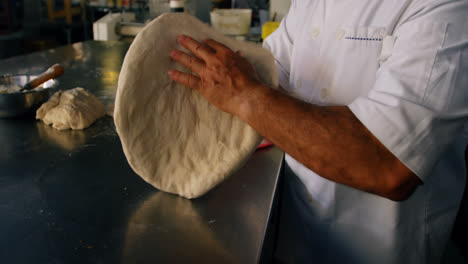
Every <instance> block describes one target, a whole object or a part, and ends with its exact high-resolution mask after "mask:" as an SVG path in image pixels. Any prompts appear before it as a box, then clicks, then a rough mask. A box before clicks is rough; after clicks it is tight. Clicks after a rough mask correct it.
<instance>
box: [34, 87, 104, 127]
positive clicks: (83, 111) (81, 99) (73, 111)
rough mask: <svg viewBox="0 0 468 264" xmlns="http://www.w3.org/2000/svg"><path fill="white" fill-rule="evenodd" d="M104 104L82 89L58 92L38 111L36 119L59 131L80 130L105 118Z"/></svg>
mask: <svg viewBox="0 0 468 264" xmlns="http://www.w3.org/2000/svg"><path fill="white" fill-rule="evenodd" d="M104 114H105V110H104V105H103V104H102V102H101V101H100V100H99V99H98V98H97V97H96V96H94V95H93V94H91V93H89V92H88V91H86V90H85V89H83V88H81V87H77V88H74V89H71V90H67V91H61V90H59V91H57V92H56V93H55V94H54V95H53V96H52V97H51V98H50V99H49V100H48V101H47V102H45V103H44V104H42V105H41V107H39V109H37V111H36V119H41V120H42V121H44V123H46V124H47V125H52V127H54V128H56V129H58V130H64V129H70V128H71V129H74V130H80V129H85V128H87V127H89V126H91V125H92V124H93V123H94V121H96V120H97V119H99V118H101V117H102V116H104Z"/></svg>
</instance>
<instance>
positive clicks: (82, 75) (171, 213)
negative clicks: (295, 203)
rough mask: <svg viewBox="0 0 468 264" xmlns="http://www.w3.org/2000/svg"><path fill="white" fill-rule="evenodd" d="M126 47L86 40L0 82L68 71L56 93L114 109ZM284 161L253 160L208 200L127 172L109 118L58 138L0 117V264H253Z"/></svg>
mask: <svg viewBox="0 0 468 264" xmlns="http://www.w3.org/2000/svg"><path fill="white" fill-rule="evenodd" d="M127 49H128V44H126V43H120V42H92V41H90V42H84V43H77V44H74V45H71V46H66V47H61V48H57V49H53V50H49V51H45V52H40V53H34V54H30V55H26V56H21V57H15V58H11V59H7V60H3V61H0V75H2V74H7V73H9V74H27V73H39V72H41V71H43V70H44V69H46V68H47V67H48V66H50V65H52V64H54V63H57V62H58V63H61V64H62V65H64V66H65V69H66V71H65V75H64V76H62V77H60V78H59V81H60V85H59V88H60V89H70V88H73V87H76V86H81V87H84V88H86V89H88V90H90V91H91V92H92V93H94V94H95V95H97V96H98V97H99V98H100V99H101V100H102V101H104V102H105V104H110V103H112V102H113V99H114V94H115V90H116V84H117V79H118V74H119V70H120V66H121V64H122V61H123V58H124V54H125V52H126V50H127ZM282 155H283V153H282V152H281V151H280V150H279V149H277V148H270V149H266V150H261V151H259V152H256V153H255V154H254V155H253V156H252V158H251V159H250V160H249V161H248V163H247V164H246V165H245V166H244V167H243V168H242V169H241V170H240V171H238V172H237V173H236V174H235V175H233V176H232V177H230V178H229V179H228V180H226V181H225V182H223V183H222V184H221V185H219V186H218V187H217V188H215V189H214V190H212V191H211V192H209V193H208V194H207V195H205V196H203V197H201V198H199V199H195V200H186V199H184V198H180V197H178V196H175V195H170V194H166V193H163V192H160V191H158V190H156V189H155V188H153V187H152V186H150V185H148V184H147V183H146V182H144V181H143V180H142V179H141V178H140V177H138V176H137V175H136V174H135V173H134V172H133V171H132V170H131V169H130V167H129V165H128V163H127V161H126V159H125V156H124V154H123V151H122V148H121V145H120V141H119V138H118V136H117V134H116V132H115V127H114V124H113V121H112V118H111V117H108V116H107V117H105V118H103V119H101V120H99V121H98V122H97V123H95V124H94V125H93V126H92V127H90V128H88V129H86V130H84V131H57V130H55V129H53V128H51V127H49V126H47V125H45V124H43V123H42V122H38V121H35V120H34V119H33V117H25V118H21V119H0V262H1V263H90V262H91V263H186V262H188V263H257V262H258V261H259V259H260V255H261V251H262V247H263V245H264V244H265V243H266V242H265V243H264V239H265V236H266V233H267V224H268V220H269V217H270V212H271V208H272V203H273V197H274V194H275V190H276V186H277V180H278V175H279V171H280V166H281V161H282Z"/></svg>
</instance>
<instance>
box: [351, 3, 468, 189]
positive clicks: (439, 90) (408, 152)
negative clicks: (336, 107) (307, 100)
mask: <svg viewBox="0 0 468 264" xmlns="http://www.w3.org/2000/svg"><path fill="white" fill-rule="evenodd" d="M447 2H448V3H447V4H444V5H438V6H434V7H433V8H428V9H426V10H421V11H420V12H419V13H415V14H414V15H412V16H411V17H410V18H408V19H407V21H406V22H403V23H402V24H401V25H400V26H399V27H397V28H396V29H395V32H394V34H393V36H394V37H395V38H396V40H395V44H394V47H393V50H392V54H391V56H390V57H389V58H388V59H387V60H386V61H385V62H383V63H382V64H381V66H380V67H379V69H378V71H377V73H376V82H375V84H374V86H373V88H372V89H371V91H370V92H369V93H368V94H367V95H366V96H361V97H358V98H357V99H355V100H354V101H353V102H352V103H351V104H350V105H348V107H349V108H350V110H351V111H352V112H353V113H354V114H355V116H356V117H357V118H358V119H359V120H360V121H361V122H362V123H363V124H364V125H365V126H366V127H367V128H368V129H369V130H370V131H371V132H372V134H373V135H374V136H376V137H377V138H378V139H379V141H381V142H382V143H383V144H384V145H385V146H386V147H387V148H388V149H389V150H390V151H391V152H392V153H393V154H394V155H395V156H396V157H397V158H398V159H400V160H401V161H402V162H403V163H404V164H405V165H406V166H407V167H408V168H409V169H411V170H412V171H413V172H414V173H415V174H416V175H418V177H419V178H421V179H422V180H425V178H426V177H427V175H430V174H431V170H432V169H433V167H434V166H435V164H436V162H437V160H438V159H439V158H440V156H441V155H442V154H443V153H444V151H445V150H446V149H447V147H448V146H449V145H450V144H451V143H453V142H454V140H455V139H456V138H457V136H458V135H459V134H460V133H462V130H463V127H464V125H465V124H466V123H467V118H468V31H467V30H466V29H467V28H468V19H467V18H468V17H467V15H466V14H468V5H467V4H466V1H451V2H449V1H447Z"/></svg>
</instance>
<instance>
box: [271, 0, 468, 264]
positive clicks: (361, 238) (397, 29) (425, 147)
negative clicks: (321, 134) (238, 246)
mask: <svg viewBox="0 0 468 264" xmlns="http://www.w3.org/2000/svg"><path fill="white" fill-rule="evenodd" d="M467 29H468V1H449V0H431V1H429V0H418V1H416V0H415V1H411V0H399V1H396V0H379V1H362V0H356V1H342V0H341V1H339V0H328V1H325V0H293V1H292V4H291V8H290V10H289V13H288V14H287V16H286V17H285V18H284V19H283V21H282V22H281V25H280V27H279V28H278V30H276V31H275V32H274V33H273V34H272V35H270V37H268V38H267V39H266V40H265V42H264V47H266V48H267V49H269V50H271V51H272V53H273V55H274V56H275V59H276V64H277V68H278V71H279V81H280V85H281V87H282V88H283V89H285V90H286V91H287V92H288V93H289V94H290V95H292V96H294V97H297V98H300V99H301V100H304V101H307V102H309V103H312V104H317V105H347V106H348V107H349V109H350V110H351V111H352V112H353V113H354V114H355V116H356V117H357V118H358V119H359V120H360V121H361V122H362V123H363V124H364V125H365V126H366V127H367V128H368V129H369V130H370V131H371V132H372V134H373V135H374V136H376V137H377V138H378V139H379V141H380V142H382V143H383V144H384V145H385V146H386V147H387V149H389V150H390V151H391V152H392V153H393V154H394V155H395V156H396V157H397V158H398V159H399V160H401V161H402V162H403V163H404V164H405V165H406V166H407V167H408V168H409V169H411V170H412V171H413V172H414V173H415V174H416V175H417V176H418V177H419V178H420V179H421V180H422V181H423V185H420V186H419V187H418V188H417V189H416V191H415V192H414V193H413V195H412V196H411V197H410V198H409V199H408V200H406V201H404V202H393V201H391V200H388V199H386V198H383V197H379V196H376V195H373V194H369V193H366V192H363V191H360V190H357V189H354V188H350V187H347V186H344V185H341V184H338V183H334V182H332V181H329V180H327V179H325V178H322V177H320V175H318V174H316V173H315V172H313V171H311V170H309V169H307V168H306V167H304V166H303V165H302V164H300V163H299V162H298V161H296V160H295V159H294V158H292V157H291V156H289V155H286V162H287V164H288V169H287V171H290V174H293V175H294V176H293V177H286V179H287V181H288V183H287V185H288V186H291V190H292V193H293V195H292V196H294V197H293V198H292V199H291V200H293V201H294V203H295V205H294V206H293V207H296V209H297V210H296V212H295V213H294V212H292V213H291V215H290V218H291V217H293V218H301V219H293V220H291V219H290V220H286V222H288V221H293V224H292V225H293V229H294V228H295V229H296V233H299V234H295V236H296V237H295V239H293V240H296V242H297V241H299V242H298V244H294V241H286V242H285V241H280V251H281V247H282V246H281V244H283V246H284V244H286V246H289V248H290V249H289V254H290V255H293V260H292V261H293V262H301V261H303V262H310V263H324V262H327V263H331V262H341V263H398V264H402V263H439V262H440V259H441V256H442V253H443V250H444V247H445V244H446V242H447V240H448V239H449V235H450V231H451V229H452V226H453V221H454V218H455V216H456V213H457V209H458V207H459V204H460V200H461V197H462V192H463V188H464V185H465V166H464V162H463V160H464V158H463V155H464V154H463V151H464V149H465V147H466V146H467V143H468V132H467V131H468V125H467V124H468V122H467V120H468V30H467ZM343 133H346V131H343ZM355 155H359V153H355ZM375 177H379V175H375ZM286 207H288V206H286ZM288 210H290V208H285V212H288ZM291 210H292V209H291ZM286 222H284V221H283V222H280V223H282V224H281V225H283V226H284V223H286ZM298 223H300V224H298ZM281 228H283V227H280V229H281ZM288 232H289V231H280V240H281V233H283V234H284V233H288ZM286 236H287V235H286ZM297 236H303V237H302V238H298V237H297ZM283 240H284V239H283ZM299 243H302V244H304V243H305V244H306V245H299ZM300 247H303V250H302V251H300V250H299V249H298V248H300ZM291 248H292V249H291ZM286 251H288V250H286ZM280 253H281V252H280ZM294 256H295V257H294ZM315 256H321V257H320V258H319V259H320V260H319V261H317V260H318V259H315V260H314V258H315ZM337 256H338V257H337ZM339 256H341V258H340V257H339ZM279 257H280V258H282V257H284V256H279ZM301 257H304V258H301ZM285 258H287V257H285ZM283 260H286V261H287V260H288V259H283ZM289 260H290V259H289Z"/></svg>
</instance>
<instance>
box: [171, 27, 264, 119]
mask: <svg viewBox="0 0 468 264" xmlns="http://www.w3.org/2000/svg"><path fill="white" fill-rule="evenodd" d="M177 41H178V42H179V44H180V45H182V46H183V47H185V48H186V49H187V50H189V51H190V52H191V53H192V54H193V55H194V56H192V55H189V54H186V53H184V52H182V51H179V50H177V49H174V50H172V51H171V57H172V58H173V59H174V60H175V61H177V62H179V63H180V64H182V65H184V66H185V67H187V68H189V69H190V70H191V71H192V72H194V73H196V74H197V75H198V76H197V75H193V74H189V73H182V72H179V71H176V70H169V72H168V74H169V77H170V78H171V79H172V80H174V81H176V82H178V83H180V84H183V85H185V86H188V87H190V88H193V89H196V90H198V91H199V92H200V93H201V94H202V95H203V96H204V97H205V98H206V99H207V100H208V101H209V102H210V103H212V104H213V105H215V106H216V107H217V108H219V109H221V110H223V111H225V112H228V113H231V114H236V115H240V112H242V111H243V110H242V108H243V106H245V105H247V103H246V102H247V100H249V91H250V89H252V88H253V87H256V86H258V85H261V82H260V81H259V79H258V76H257V72H256V71H255V68H254V67H253V66H252V64H250V63H249V62H248V61H247V60H246V59H245V58H244V57H242V54H241V53H240V52H234V51H232V50H231V49H229V48H228V47H226V46H224V45H223V44H221V43H219V42H216V41H214V40H212V39H207V40H204V41H203V42H202V43H200V42H198V41H196V40H194V39H192V38H191V37H188V36H185V35H181V36H179V37H178V39H177Z"/></svg>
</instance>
